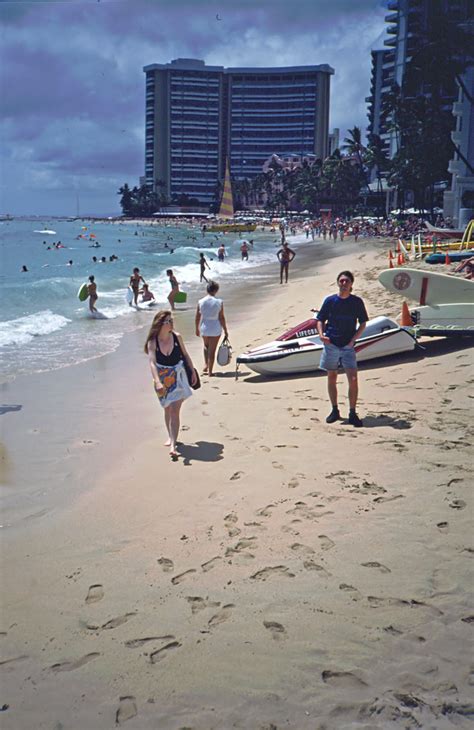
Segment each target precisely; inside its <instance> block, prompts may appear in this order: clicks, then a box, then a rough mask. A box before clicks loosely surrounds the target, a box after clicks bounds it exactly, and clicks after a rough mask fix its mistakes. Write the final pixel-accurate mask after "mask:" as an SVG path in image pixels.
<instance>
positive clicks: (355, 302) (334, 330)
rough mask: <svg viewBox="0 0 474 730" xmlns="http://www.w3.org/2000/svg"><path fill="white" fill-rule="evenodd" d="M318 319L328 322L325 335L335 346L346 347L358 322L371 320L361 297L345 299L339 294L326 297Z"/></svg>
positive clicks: (353, 295) (351, 295)
mask: <svg viewBox="0 0 474 730" xmlns="http://www.w3.org/2000/svg"><path fill="white" fill-rule="evenodd" d="M316 319H319V321H320V322H326V329H325V332H324V334H325V335H326V337H329V339H330V340H331V342H332V344H333V345H336V346H337V347H345V346H346V345H347V344H348V343H349V342H350V341H351V339H352V338H353V337H354V334H355V332H356V330H357V322H359V324H362V322H367V320H368V319H369V317H368V314H367V310H366V308H365V304H364V302H363V301H362V299H361V298H360V297H356V296H355V294H349V296H348V297H346V298H345V299H343V298H342V297H340V296H339V294H332V295H331V296H330V297H326V299H325V300H324V302H323V306H322V307H321V309H320V310H319V312H318V316H317V318H316Z"/></svg>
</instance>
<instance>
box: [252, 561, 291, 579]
mask: <svg viewBox="0 0 474 730" xmlns="http://www.w3.org/2000/svg"><path fill="white" fill-rule="evenodd" d="M274 576H278V577H285V578H294V577H295V574H294V573H291V572H290V570H289V568H287V567H286V565H275V566H272V567H268V568H262V570H257V572H256V573H254V574H253V575H251V576H250V579H251V580H262V581H265V580H268V579H269V578H272V577H274Z"/></svg>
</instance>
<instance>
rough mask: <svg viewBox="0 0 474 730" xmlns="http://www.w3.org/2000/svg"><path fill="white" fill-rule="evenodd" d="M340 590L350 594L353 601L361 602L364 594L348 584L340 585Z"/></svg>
mask: <svg viewBox="0 0 474 730" xmlns="http://www.w3.org/2000/svg"><path fill="white" fill-rule="evenodd" d="M339 590H340V591H344V592H345V593H349V594H350V596H351V598H352V600H353V601H360V599H361V598H362V594H361V593H360V591H358V590H357V588H354V586H350V585H348V584H347V583H340V584H339Z"/></svg>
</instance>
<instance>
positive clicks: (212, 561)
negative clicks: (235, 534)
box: [201, 530, 240, 573]
mask: <svg viewBox="0 0 474 730" xmlns="http://www.w3.org/2000/svg"><path fill="white" fill-rule="evenodd" d="M239 532H240V530H239ZM221 560H222V558H221V557H220V556H219V555H216V557H215V558H211V559H210V560H207V561H206V562H205V563H201V568H202V569H203V571H204V572H205V573H207V572H208V570H212V569H213V568H215V567H216V565H218V564H219V563H220V562H221Z"/></svg>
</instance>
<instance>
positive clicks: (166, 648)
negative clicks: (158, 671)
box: [150, 641, 181, 664]
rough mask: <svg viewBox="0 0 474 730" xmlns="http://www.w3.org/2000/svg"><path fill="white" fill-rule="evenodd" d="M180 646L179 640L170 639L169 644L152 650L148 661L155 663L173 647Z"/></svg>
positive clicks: (164, 656) (163, 657)
mask: <svg viewBox="0 0 474 730" xmlns="http://www.w3.org/2000/svg"><path fill="white" fill-rule="evenodd" d="M180 646H181V643H180V642H179V641H171V642H170V643H169V644H166V645H165V646H162V647H161V649H157V650H156V651H153V652H152V653H151V654H150V662H151V663H152V664H157V663H158V662H161V661H162V660H163V659H165V658H166V657H167V656H168V654H169V653H170V651H172V650H173V649H178V648H179V647H180Z"/></svg>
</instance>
